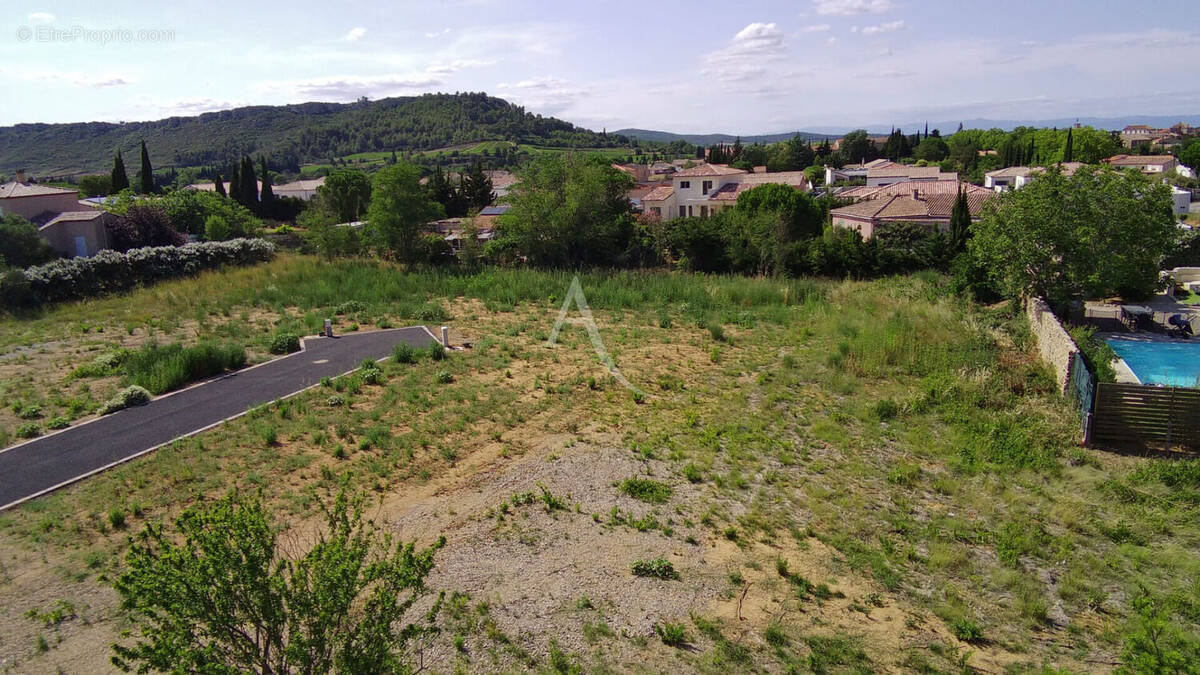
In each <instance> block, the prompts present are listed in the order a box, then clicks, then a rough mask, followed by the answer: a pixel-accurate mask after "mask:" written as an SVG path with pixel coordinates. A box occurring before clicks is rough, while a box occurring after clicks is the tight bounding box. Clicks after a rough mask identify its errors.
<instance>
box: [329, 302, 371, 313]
mask: <svg viewBox="0 0 1200 675" xmlns="http://www.w3.org/2000/svg"><path fill="white" fill-rule="evenodd" d="M363 309H365V308H364V307H363V304H362V303H361V302H359V301H357V300H347V301H345V302H343V303H342V304H340V305H338V306H337V309H335V310H334V311H333V313H334V314H337V315H338V316H341V315H343V314H354V313H356V312H361V311H363Z"/></svg>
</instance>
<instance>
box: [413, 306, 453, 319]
mask: <svg viewBox="0 0 1200 675" xmlns="http://www.w3.org/2000/svg"><path fill="white" fill-rule="evenodd" d="M417 318H418V319H420V320H421V321H426V322H430V323H439V322H442V321H445V320H446V319H449V318H450V314H449V313H448V312H446V309H445V308H444V307H442V306H441V305H437V304H433V303H430V304H427V305H425V306H424V307H422V308H421V309H420V310H418V311H417Z"/></svg>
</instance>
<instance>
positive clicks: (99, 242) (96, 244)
mask: <svg viewBox="0 0 1200 675" xmlns="http://www.w3.org/2000/svg"><path fill="white" fill-rule="evenodd" d="M104 220H105V219H104V217H100V218H96V219H95V220H70V221H63V222H59V223H54V224H53V225H49V226H44V227H42V228H41V229H40V230H38V234H40V235H42V237H43V238H45V239H46V241H49V242H50V245H51V246H53V247H54V250H56V251H58V252H59V253H62V254H63V255H65V256H67V257H68V258H74V257H75V256H76V253H77V251H76V249H75V238H76V237H83V238H84V241H85V242H86V246H87V255H89V256H90V255H95V254H96V253H97V252H99V251H101V250H103V249H106V248H108V230H107V229H106V228H105V227H104Z"/></svg>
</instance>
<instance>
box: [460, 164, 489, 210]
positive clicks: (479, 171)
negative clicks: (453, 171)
mask: <svg viewBox="0 0 1200 675" xmlns="http://www.w3.org/2000/svg"><path fill="white" fill-rule="evenodd" d="M462 190H463V192H464V201H465V202H466V204H467V208H468V209H482V208H483V207H485V206H489V205H490V204H491V203H492V201H494V200H495V199H496V195H495V193H493V192H492V179H491V178H488V175H487V174H486V173H484V172H483V165H481V164H480V163H479V162H478V161H476V162H475V164H474V165H472V166H471V170H470V172H469V173H467V175H466V176H464V177H463V180H462Z"/></svg>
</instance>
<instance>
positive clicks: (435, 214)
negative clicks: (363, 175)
mask: <svg viewBox="0 0 1200 675" xmlns="http://www.w3.org/2000/svg"><path fill="white" fill-rule="evenodd" d="M443 214H444V211H443V210H442V206H441V205H440V204H438V203H436V202H434V201H433V200H431V199H429V196H428V195H426V194H425V190H423V189H422V188H421V172H420V170H419V169H417V167H415V166H412V165H411V164H405V163H403V162H400V163H397V164H394V165H392V166H389V167H385V168H383V169H380V170H379V171H378V172H377V173H376V174H375V178H374V180H373V181H372V187H371V205H370V206H368V207H367V225H366V227H365V228H364V230H363V237H364V239H365V240H366V242H367V244H368V245H370V246H372V247H374V248H375V249H376V250H377V251H380V252H381V253H385V254H390V255H394V256H395V257H396V258H398V259H400V260H402V261H404V262H406V263H410V264H411V263H413V262H416V260H417V258H418V254H419V251H418V243H419V242H420V238H421V230H422V228H423V226H424V225H425V224H426V223H428V222H429V221H431V220H435V219H437V218H440V217H442V215H443Z"/></svg>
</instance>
